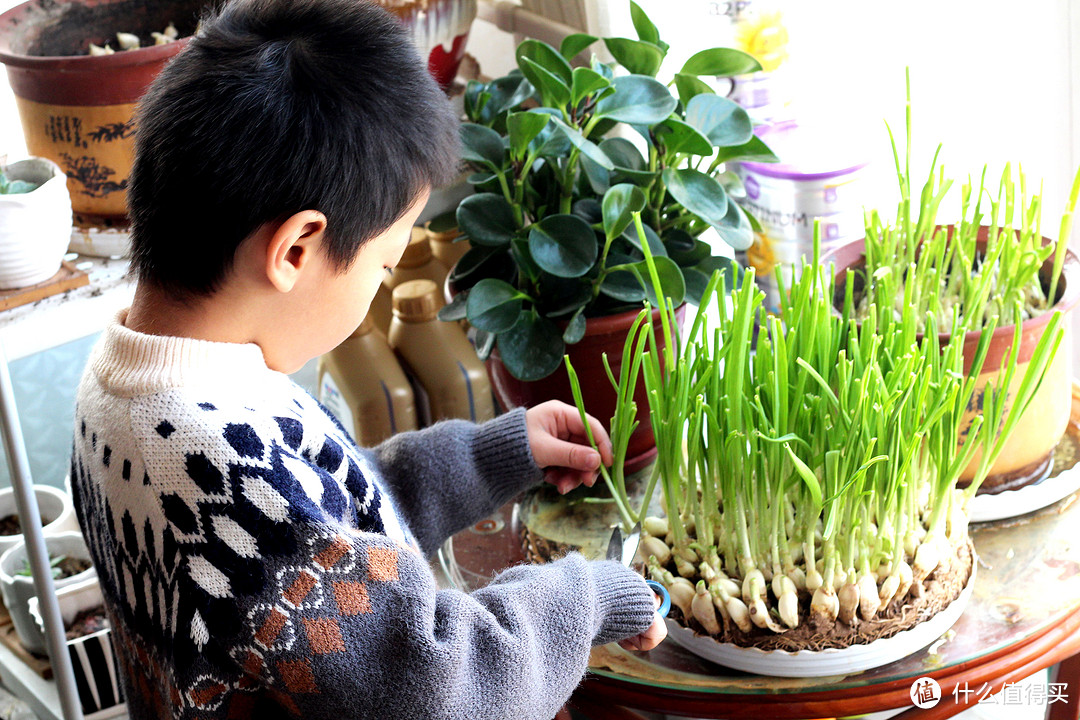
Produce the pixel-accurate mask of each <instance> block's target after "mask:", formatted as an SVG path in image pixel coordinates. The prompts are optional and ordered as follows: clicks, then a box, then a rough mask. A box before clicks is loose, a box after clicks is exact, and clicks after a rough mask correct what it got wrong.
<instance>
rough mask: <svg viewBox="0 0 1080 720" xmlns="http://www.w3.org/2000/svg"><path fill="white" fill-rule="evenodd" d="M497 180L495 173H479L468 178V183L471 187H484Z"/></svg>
mask: <svg viewBox="0 0 1080 720" xmlns="http://www.w3.org/2000/svg"><path fill="white" fill-rule="evenodd" d="M495 179H496V177H495V173H493V172H478V173H472V174H471V175H469V177H467V178H466V182H468V183H469V184H470V185H484V184H486V183H489V182H491V181H492V180H495Z"/></svg>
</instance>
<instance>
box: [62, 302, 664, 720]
mask: <svg viewBox="0 0 1080 720" xmlns="http://www.w3.org/2000/svg"><path fill="white" fill-rule="evenodd" d="M125 317H126V313H121V314H120V315H119V316H118V318H117V320H116V322H114V323H113V324H112V325H111V326H110V327H109V328H107V329H106V331H105V333H104V334H103V337H102V339H101V341H100V342H99V343H98V345H97V347H96V348H95V350H94V353H93V355H92V356H91V359H90V362H89V364H88V366H87V370H86V373H85V374H84V376H83V380H82V383H81V385H80V388H79V394H78V400H77V408H76V419H75V443H74V456H73V459H72V478H73V481H72V487H73V491H74V495H75V501H76V507H77V508H78V512H79V521H80V523H81V524H82V527H83V531H84V534H85V535H86V539H87V542H88V544H89V546H90V551H91V555H92V557H93V560H94V565H95V566H96V567H97V569H98V574H99V576H100V578H101V583H102V588H103V590H104V594H105V602H106V607H107V609H108V611H109V613H110V615H111V617H112V619H113V627H114V631H113V632H114V640H115V644H116V646H117V650H118V654H119V656H120V666H121V670H122V675H123V679H124V686H125V691H126V694H127V700H128V704H129V709H130V713H131V716H132V717H133V718H250V717H258V718H260V720H268V719H269V718H276V717H296V716H301V717H304V718H333V719H334V720H343V719H345V718H513V719H514V720H525V719H527V718H535V719H536V720H550V718H551V717H553V716H554V715H555V713H556V712H557V710H558V708H559V707H560V706H561V705H562V704H563V703H564V702H565V700H566V699H567V698H568V697H569V695H570V693H571V692H572V691H573V689H574V688H575V686H576V685H577V684H578V683H579V682H580V680H581V678H582V675H583V674H584V672H585V669H586V664H587V660H588V655H589V649H590V646H592V645H594V644H598V643H605V642H611V641H614V640H619V639H622V638H625V637H629V636H632V635H635V634H637V633H640V632H642V631H644V630H645V629H646V628H647V627H648V626H649V624H650V623H651V622H652V617H653V611H652V602H651V594H650V593H649V591H648V589H647V588H646V586H645V584H644V582H643V581H642V580H641V579H640V578H639V577H637V576H636V575H634V574H633V573H632V572H631V571H629V570H627V569H625V568H623V567H621V566H620V565H618V564H615V563H609V562H586V561H585V560H584V559H582V558H581V557H579V556H571V557H568V558H566V559H564V560H561V561H559V562H556V563H552V564H550V565H548V566H543V567H517V568H513V569H511V570H508V571H506V572H504V573H502V574H501V575H499V576H497V577H496V578H495V579H494V580H493V581H492V582H491V584H490V585H488V586H487V587H486V588H484V589H482V590H479V591H477V592H474V593H472V594H465V593H462V592H458V591H455V590H443V591H439V590H437V588H436V584H435V579H434V577H433V576H432V572H431V569H430V567H429V565H428V563H427V562H426V560H425V556H426V555H427V554H430V553H431V552H432V551H433V550H434V549H435V548H437V547H438V546H439V545H440V544H441V543H442V542H443V541H444V540H445V539H446V538H447V537H448V536H449V535H451V534H452V533H454V532H456V531H458V530H460V529H462V528H464V527H466V526H468V525H470V524H472V523H474V522H476V521H477V520H479V519H481V518H482V517H484V516H485V515H487V514H489V513H491V512H492V511H493V510H494V509H496V508H497V507H499V506H500V505H501V504H503V503H504V502H506V501H508V500H509V499H510V498H511V497H513V496H514V495H515V494H516V493H517V492H519V491H520V490H522V489H524V488H525V487H527V486H529V485H531V484H533V483H535V482H537V481H538V480H539V479H540V472H539V469H538V468H537V467H536V465H535V463H534V462H533V460H532V456H531V453H530V450H529V445H528V439H527V435H526V430H525V420H524V412H523V411H520V410H519V411H515V412H511V413H509V414H507V415H504V416H502V417H500V418H498V419H496V420H494V421H491V422H489V423H487V424H484V425H480V426H477V425H473V424H471V423H466V422H462V421H450V422H444V423H440V424H438V425H436V426H435V427H433V428H430V429H428V430H425V431H421V432H417V433H405V434H402V435H399V436H397V437H395V438H393V439H391V440H389V441H387V442H386V443H384V444H382V445H380V446H379V447H377V448H375V449H374V450H360V449H358V448H357V447H356V446H355V445H354V444H353V443H352V442H351V440H350V439H349V436H348V435H347V434H346V433H345V431H344V430H343V429H342V427H341V426H340V425H339V424H338V423H337V422H336V421H335V420H334V419H333V418H332V417H331V416H329V415H328V414H327V413H326V412H325V411H324V410H323V409H322V407H321V406H320V405H319V404H318V403H317V402H316V401H315V400H314V399H313V398H312V397H311V396H310V395H308V394H307V393H306V392H304V391H303V390H302V389H300V388H299V387H298V386H296V385H295V384H294V383H292V381H290V380H289V379H288V378H287V377H286V376H285V375H282V374H280V373H277V372H274V371H272V370H270V369H269V368H267V367H266V364H265V362H264V360H263V356H262V353H261V351H260V349H259V348H258V346H256V345H236V344H227V343H211V342H206V341H198V340H191V339H181V338H170V337H160V336H150V335H143V334H140V333H136V332H133V331H131V330H128V329H127V328H125V327H124V326H123V322H124V319H125Z"/></svg>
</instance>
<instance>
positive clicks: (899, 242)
mask: <svg viewBox="0 0 1080 720" xmlns="http://www.w3.org/2000/svg"><path fill="white" fill-rule="evenodd" d="M909 98H910V92H909ZM939 151H940V147H939ZM893 152H894V157H896V164H897V168H896V170H897V175H898V178H899V183H900V195H901V198H900V206H899V212H898V215H897V218H896V221H895V223H893V224H891V225H889V224H886V223H885V222H884V221H883V220H882V218H881V217H880V215H879V214H878V213H877V212H876V211H874V212H871V213H869V214H867V224H866V236H865V239H864V240H862V241H859V242H857V243H853V244H850V245H847V246H844V247H842V248H839V249H838V250H837V251H836V252H835V253H834V254H833V255H832V256H831V259H832V260H833V261H834V262H835V263H836V266H837V268H838V272H839V273H841V277H840V280H841V282H840V285H841V287H843V277H842V276H843V275H844V274H846V272H847V270H848V269H851V270H853V271H854V272H853V274H852V279H853V282H854V295H855V316H856V318H857V319H858V320H859V321H860V322H866V321H867V320H868V319H869V318H870V316H871V314H873V313H876V314H877V315H878V316H879V317H878V318H876V321H877V322H878V323H881V322H882V320H883V318H882V317H881V316H883V315H885V314H896V313H903V314H910V315H912V316H913V317H914V318H915V329H916V332H917V333H920V334H922V333H927V332H930V327H931V324H932V325H933V327H934V328H935V331H936V332H938V333H940V334H941V338H940V340H939V342H940V344H942V345H945V344H946V343H947V342H948V340H949V338H950V337H951V335H953V334H958V333H959V334H963V333H966V336H965V337H964V338H963V341H964V357H965V372H966V371H967V370H968V369H969V368H970V366H971V363H972V362H973V361H974V359H975V358H976V356H977V355H978V353H979V352H980V350H981V348H980V342H982V332H983V330H985V329H989V330H990V336H989V345H988V347H987V348H986V350H985V352H986V358H985V361H984V362H983V371H982V373H981V374H980V376H979V379H978V383H977V385H976V390H975V395H974V399H973V401H972V406H971V407H970V408H969V409H968V411H967V413H966V417H965V427H966V426H967V425H969V424H970V423H971V422H972V421H973V419H974V418H975V417H976V416H977V415H978V414H979V412H980V408H981V406H982V402H981V398H982V394H983V387H985V386H986V385H987V383H989V382H991V381H995V382H997V381H998V380H999V379H1000V378H1001V377H1002V370H1001V368H1000V363H1001V360H1002V358H1005V357H1008V356H1009V355H1010V353H1011V352H1012V344H1013V343H1014V336H1015V334H1016V332H1017V328H1019V333H1020V347H1019V354H1018V355H1017V359H1016V360H1017V362H1018V363H1020V368H1019V369H1018V371H1017V373H1016V374H1014V375H1013V383H1014V386H1013V387H1010V388H1009V389H1008V397H1009V398H1010V399H1008V400H1007V401H1006V402H1007V403H1011V402H1012V400H1011V398H1014V397H1017V396H1018V395H1017V389H1018V388H1017V387H1015V384H1016V383H1019V382H1020V380H1021V377H1022V376H1023V374H1024V373H1023V370H1024V367H1025V366H1026V365H1027V364H1028V363H1029V362H1030V361H1031V357H1032V352H1033V350H1034V348H1035V347H1036V346H1037V345H1038V343H1039V340H1040V338H1041V337H1042V336H1043V335H1044V334H1045V333H1046V332H1047V328H1048V326H1049V320H1050V319H1051V317H1052V316H1053V314H1054V313H1055V312H1061V313H1063V314H1070V313H1071V312H1072V310H1073V309H1074V308H1075V307H1076V304H1077V302H1080V274H1078V273H1080V261H1078V260H1077V257H1076V256H1075V255H1074V254H1073V253H1072V252H1070V251H1069V250H1068V248H1067V244H1068V240H1069V235H1070V233H1071V229H1072V217H1073V212H1074V211H1075V207H1076V203H1077V197H1078V195H1080V173H1078V174H1077V176H1076V178H1075V180H1074V182H1073V186H1072V190H1071V193H1070V195H1069V198H1068V203H1067V207H1066V210H1065V213H1064V215H1063V216H1062V218H1061V223H1060V226H1059V233H1058V236H1057V240H1056V241H1054V240H1051V239H1050V238H1047V237H1044V236H1043V234H1042V231H1041V214H1042V201H1041V198H1040V197H1039V195H1038V194H1036V193H1033V192H1031V191H1030V190H1029V184H1028V181H1027V179H1026V178H1025V176H1024V174H1023V173H1022V172H1020V173H1019V174H1018V175H1014V173H1013V171H1012V169H1011V167H1010V166H1009V165H1006V167H1005V169H1004V172H1003V173H1002V175H1001V179H1000V181H999V182H998V183H997V188H996V191H995V189H994V188H993V187H992V186H989V187H988V183H987V179H986V170H985V168H984V170H983V173H982V177H981V179H980V180H979V181H978V184H977V185H976V184H975V183H974V182H972V181H971V180H969V181H968V182H966V183H964V184H963V185H962V187H961V188H960V201H961V203H960V220H959V221H958V222H955V223H952V224H949V225H942V224H939V222H938V220H937V213H938V210H939V206H940V205H941V203H942V201H943V199H944V198H945V196H946V193H947V192H948V191H949V189H950V187H951V185H952V181H951V180H948V179H946V178H945V177H944V172H943V171H941V170H939V169H938V166H937V155H936V154H935V156H934V160H933V162H932V163H931V168H930V173H929V177H928V179H927V180H926V183H925V184H924V185H923V188H922V191H921V193H920V194H919V196H918V197H917V198H916V197H915V196H914V195H913V194H912V172H911V107H910V100H909V102H908V108H907V151H906V154H905V156H904V159H903V162H904V165H903V167H901V165H900V162H901V160H900V156H899V154H898V153H897V152H896V147H895V143H894V146H893ZM987 199H989V203H988V204H989V208H986V207H985V205H986V200H987ZM838 292H839V291H838ZM839 297H840V295H838V299H839ZM872 308H873V309H872ZM1062 328H1063V330H1064V332H1065V333H1066V337H1065V340H1064V342H1063V343H1062V346H1061V348H1060V350H1059V351H1058V352H1057V353H1056V354H1055V355H1054V356H1053V358H1052V359H1051V361H1050V365H1049V367H1048V369H1047V371H1046V379H1045V380H1044V382H1043V383H1042V385H1041V386H1040V389H1039V393H1038V395H1037V396H1036V397H1035V399H1034V401H1033V403H1032V407H1033V410H1032V411H1031V412H1028V413H1026V414H1024V415H1023V416H1022V417H1021V418H1020V419H1019V421H1018V424H1017V427H1016V428H1015V430H1014V432H1013V434H1012V436H1011V439H1010V440H1009V442H1008V445H1007V446H1006V448H1005V450H1004V452H1002V453H1001V454H1000V455H999V456H998V458H997V461H996V462H995V463H994V464H993V466H992V467H991V469H990V473H989V476H988V477H987V478H986V479H985V481H984V482H983V483H982V486H981V490H980V492H981V493H984V494H1000V493H1002V492H1008V491H1012V490H1016V489H1020V488H1024V487H1026V486H1028V485H1030V484H1031V483H1033V482H1035V481H1039V480H1042V479H1043V478H1045V477H1046V476H1047V475H1048V474H1049V472H1050V464H1051V455H1052V452H1053V449H1054V447H1055V445H1057V443H1058V441H1059V440H1060V439H1061V437H1062V436H1063V435H1064V433H1065V428H1066V426H1067V424H1068V422H1069V416H1070V408H1071V395H1072V393H1071V388H1072V382H1073V381H1072V352H1071V350H1072V342H1071V338H1070V334H1071V322H1068V321H1066V322H1064V323H1062ZM979 463H980V453H979V452H976V453H975V456H974V457H973V458H972V461H971V463H970V464H969V465H968V466H967V467H966V468H965V470H964V472H963V474H962V475H961V482H962V484H968V483H970V482H971V481H972V480H973V478H974V477H975V474H976V472H977V469H978V466H979ZM1066 494H1067V493H1066ZM1054 499H1056V498H1054ZM1051 501H1052V500H1051ZM1016 507H1020V506H1016ZM1030 509H1031V508H1028V509H1026V510H1021V512H1027V511H1028V510H1030Z"/></svg>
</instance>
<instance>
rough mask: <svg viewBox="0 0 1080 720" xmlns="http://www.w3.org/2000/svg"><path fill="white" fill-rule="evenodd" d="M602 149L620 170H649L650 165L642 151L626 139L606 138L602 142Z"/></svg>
mask: <svg viewBox="0 0 1080 720" xmlns="http://www.w3.org/2000/svg"><path fill="white" fill-rule="evenodd" d="M600 149H601V150H603V151H604V154H605V155H607V156H608V157H609V158H611V162H612V163H613V164H614V165H615V167H616V168H619V169H620V170H621V169H624V168H625V169H627V170H645V169H647V168H648V163H646V162H645V158H644V157H642V155H641V151H639V150H638V149H637V146H636V145H634V143H632V142H630V141H629V140H627V139H626V138H621V137H614V138H606V139H604V140H603V141H601V142H600Z"/></svg>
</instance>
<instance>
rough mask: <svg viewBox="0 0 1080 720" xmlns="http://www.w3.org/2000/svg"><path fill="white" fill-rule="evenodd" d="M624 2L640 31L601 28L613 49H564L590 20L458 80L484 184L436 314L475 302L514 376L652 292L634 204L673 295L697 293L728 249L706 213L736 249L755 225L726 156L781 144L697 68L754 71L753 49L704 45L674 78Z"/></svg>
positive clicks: (454, 314) (550, 360)
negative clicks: (588, 55) (760, 133)
mask: <svg viewBox="0 0 1080 720" xmlns="http://www.w3.org/2000/svg"><path fill="white" fill-rule="evenodd" d="M630 5H631V12H632V17H633V21H634V27H635V29H636V31H637V34H638V39H636V40H633V39H629V38H604V39H603V43H604V45H605V46H606V48H607V50H608V51H609V52H610V53H611V55H612V57H614V58H615V61H616V62H615V63H612V64H605V63H602V62H600V61H598V60H597V59H596V57H595V56H593V58H592V61H591V62H590V64H589V66H588V67H574V66H573V65H572V64H571V61H572V60H573V59H574V58H575V57H576V56H578V55H579V54H581V53H582V52H584V51H585V50H586V49H587V48H588V47H589V46H590V45H592V44H593V43H596V42H599V38H596V37H593V36H591V35H584V34H575V35H571V36H569V37H567V38H566V39H565V40H564V41H563V42H562V44H561V46H560V48H559V49H558V50H556V49H555V48H553V47H552V46H550V45H547V44H545V43H543V42H540V41H539V40H532V39H528V40H525V41H524V42H522V43H521V44H520V45H519V46H518V47H517V52H516V57H517V64H518V67H517V69H516V70H514V71H512V72H511V73H510V74H509V75H507V76H505V77H501V78H498V79H496V80H493V81H491V82H489V83H481V82H471V83H470V84H469V86H468V87H467V89H466V92H465V111H466V113H467V115H468V119H469V121H470V122H467V123H464V124H463V125H462V128H461V137H462V142H463V146H464V158H465V160H467V161H468V162H469V164H470V165H471V166H472V167H473V169H474V170H475V171H476V172H475V173H474V174H473V175H472V176H471V177H470V182H471V183H472V184H473V185H474V186H475V188H476V193H475V194H474V195H472V196H470V197H467V198H466V199H465V200H464V201H463V202H462V203H461V204H460V206H459V207H458V210H457V221H458V226H459V227H460V228H461V230H462V232H463V235H464V237H466V238H468V240H469V241H470V243H471V245H472V248H471V249H470V250H469V252H468V253H467V254H466V255H465V256H464V257H463V258H462V259H461V261H460V262H459V263H458V265H457V266H456V268H455V270H454V273H453V275H452V280H453V281H454V282H455V284H456V285H457V286H458V288H459V289H462V290H463V292H461V293H460V294H459V295H458V296H457V297H456V298H455V300H454V301H453V302H452V303H451V304H450V305H448V306H447V307H446V308H444V310H443V312H442V313H441V317H442V318H443V319H444V320H458V319H461V318H463V317H467V318H468V320H469V322H470V323H471V324H472V325H473V326H474V327H475V328H476V329H477V331H478V337H477V349H478V352H479V353H480V355H481V357H485V358H486V356H487V354H488V353H490V352H491V349H492V347H493V346H495V344H496V343H497V345H498V349H499V354H500V356H501V359H502V362H503V363H504V364H505V365H506V367H507V369H508V370H509V371H510V373H511V374H513V375H514V376H515V377H517V378H519V379H521V380H537V379H540V378H543V377H546V376H547V375H549V374H551V373H552V372H554V371H555V369H556V368H558V367H559V365H560V363H561V362H562V356H563V353H564V350H565V346H566V345H567V344H572V343H576V342H578V341H579V340H580V339H581V337H582V336H583V334H584V332H585V323H586V319H587V318H588V317H595V316H602V315H610V314H614V313H618V312H623V311H626V310H632V309H637V308H640V307H641V302H642V300H644V299H645V298H646V297H648V296H649V292H650V288H648V287H646V286H644V285H643V284H642V283H641V281H640V280H641V278H643V277H646V276H647V273H648V270H647V268H646V265H645V255H644V253H643V252H642V241H641V240H640V239H639V235H638V233H637V232H635V230H634V228H633V227H632V225H631V215H632V213H640V214H641V217H642V220H643V224H644V235H645V238H646V239H645V242H647V243H648V245H649V249H650V250H651V251H652V254H653V255H654V256H655V263H654V264H655V271H656V272H657V273H658V275H659V277H660V279H661V280H662V282H663V286H664V289H665V291H666V292H667V293H668V294H669V297H670V299H671V300H672V301H673V303H674V304H675V305H679V304H680V303H682V302H683V300H684V299H689V300H692V301H696V300H698V299H699V298H701V296H702V295H703V294H704V292H705V288H706V285H707V283H708V279H709V276H710V275H711V274H712V272H713V270H715V269H718V268H721V267H726V266H727V265H728V264H729V262H730V261H727V260H725V259H723V258H716V257H713V256H712V251H711V248H710V246H709V245H708V244H706V243H705V242H703V241H702V240H701V239H700V238H699V236H701V235H702V233H704V232H705V231H706V230H708V229H709V228H713V229H715V230H716V232H717V233H718V234H719V236H720V237H721V238H722V239H723V240H724V241H725V242H726V243H727V244H728V245H730V246H731V247H733V248H735V249H745V248H747V247H749V246H750V244H751V240H752V232H753V226H754V221H753V219H752V218H750V217H748V216H747V215H746V213H745V212H744V211H743V210H742V209H741V208H740V207H739V206H738V205H737V204H736V203H734V202H732V201H730V199H729V194H737V193H738V192H740V191H741V189H742V188H741V185H740V183H739V180H738V178H737V177H736V176H735V175H734V174H733V173H731V172H727V171H726V169H725V165H726V163H727V162H729V161H731V160H740V159H743V160H747V159H753V160H757V161H775V160H776V158H775V156H774V155H773V154H772V152H771V151H770V150H769V149H768V147H767V146H766V145H765V144H764V143H762V142H761V141H760V140H759V139H758V138H757V137H756V136H754V134H753V128H752V125H751V122H750V119H749V117H748V116H747V114H746V112H745V111H744V110H743V109H742V108H741V107H739V105H738V104H737V103H735V102H734V101H732V100H730V99H728V98H726V97H722V96H720V95H717V94H716V93H715V92H714V91H713V89H712V88H711V87H710V85H709V84H708V83H707V82H706V81H705V80H703V79H702V78H703V77H704V78H714V77H717V76H732V75H740V74H743V73H748V72H753V71H756V70H759V69H760V66H759V65H758V63H757V61H756V60H754V59H753V58H752V57H751V56H749V55H747V54H745V53H743V52H740V51H738V50H732V49H728V48H712V49H709V50H703V51H701V52H699V53H697V54H695V55H693V56H692V57H691V58H690V59H689V60H687V61H686V63H685V64H684V65H683V66H682V68H681V69H680V70H679V71H678V72H676V73H674V76H673V77H672V79H671V80H670V82H668V83H667V84H666V85H665V84H664V83H663V82H660V81H659V80H657V79H656V77H657V75H658V73H659V72H660V70H661V66H662V64H663V61H664V57H665V55H666V54H667V50H668V47H669V46H668V45H667V43H665V42H663V41H662V40H661V39H660V37H659V33H658V32H657V29H656V27H655V25H653V23H652V22H651V21H650V20H649V18H648V17H647V16H646V15H645V13H644V12H643V11H642V10H641V8H639V7H638V6H637V5H636V4H634V3H633V2H631V3H630ZM627 73H628V74H627ZM635 270H636V272H635ZM733 275H734V273H728V276H729V277H730V276H733ZM652 299H653V302H654V305H655V304H656V298H652Z"/></svg>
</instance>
